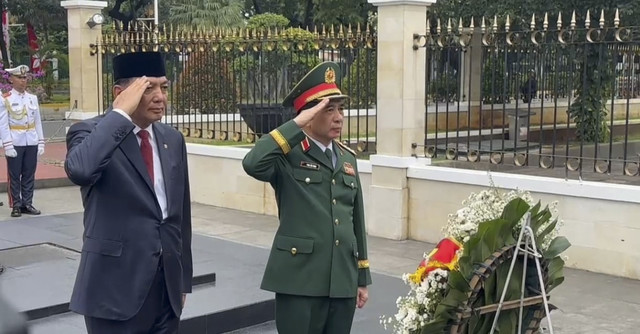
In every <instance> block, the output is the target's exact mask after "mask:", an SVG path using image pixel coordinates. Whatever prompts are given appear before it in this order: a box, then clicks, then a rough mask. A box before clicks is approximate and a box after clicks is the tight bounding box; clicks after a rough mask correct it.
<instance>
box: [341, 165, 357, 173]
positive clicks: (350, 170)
mask: <svg viewBox="0 0 640 334" xmlns="http://www.w3.org/2000/svg"><path fill="white" fill-rule="evenodd" d="M343 167H344V173H345V174H347V175H351V176H356V171H355V170H354V169H353V166H352V165H351V164H350V163H348V162H345V163H344V166H343Z"/></svg>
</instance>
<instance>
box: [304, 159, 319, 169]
mask: <svg viewBox="0 0 640 334" xmlns="http://www.w3.org/2000/svg"><path fill="white" fill-rule="evenodd" d="M300 167H302V168H306V169H313V170H319V169H320V166H318V164H317V163H314V162H309V161H300Z"/></svg>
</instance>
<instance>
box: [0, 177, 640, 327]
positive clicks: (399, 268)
mask: <svg viewBox="0 0 640 334" xmlns="http://www.w3.org/2000/svg"><path fill="white" fill-rule="evenodd" d="M0 196H6V194H3V193H0ZM35 203H38V204H39V208H40V209H42V211H43V214H44V215H50V216H51V219H61V218H60V217H61V216H60V215H64V214H68V213H79V212H81V211H82V206H81V203H80V196H79V192H78V188H77V187H64V188H50V189H40V190H36V194H35ZM72 216H78V215H72ZM29 219H30V218H29V217H22V218H17V219H16V218H11V217H10V216H9V209H7V207H6V206H5V207H0V226H2V224H6V223H7V222H6V221H8V220H12V221H14V222H21V221H23V222H24V224H25V225H27V226H28V225H31V224H32V223H31V221H30V220H29ZM14 222H11V224H13V223H14ZM193 224H194V226H193V229H194V232H195V233H197V234H200V235H202V236H207V237H213V238H218V239H223V240H226V241H232V242H234V243H240V244H244V245H247V246H252V247H256V248H258V249H262V251H263V252H264V253H265V254H266V252H267V251H268V248H269V246H270V244H271V241H272V238H273V235H274V232H275V229H276V227H277V221H276V218H275V217H271V216H264V215H257V214H251V213H246V212H241V211H235V210H229V209H223V208H218V207H212V206H206V205H201V204H197V203H196V204H194V205H193ZM31 227H33V226H31ZM3 237H4V238H8V239H4V238H3ZM11 242H12V241H11V237H10V236H3V235H1V234H0V243H5V244H7V243H9V244H10V243H11ZM4 247H7V246H4ZM432 247H433V245H431V244H427V243H422V242H417V241H410V240H407V241H393V240H387V239H380V238H374V237H370V238H369V250H370V254H369V258H370V261H371V264H372V269H373V272H374V273H375V274H376V275H375V277H374V279H375V281H374V285H373V286H372V287H371V296H370V298H371V302H370V305H368V306H369V307H366V308H365V309H363V310H359V311H358V312H357V313H356V319H355V322H354V330H353V333H385V332H384V330H383V329H382V327H381V326H380V325H379V324H378V323H377V319H378V317H379V316H380V315H382V314H385V315H392V314H394V313H395V304H394V303H395V298H397V296H399V295H401V294H404V293H406V291H407V288H406V287H405V286H404V285H403V284H402V282H401V281H400V279H399V277H401V275H402V273H404V272H410V271H413V270H414V269H415V267H416V265H417V264H418V263H419V261H420V260H421V257H422V254H423V253H424V252H426V251H429V250H431V249H432ZM565 274H566V281H565V282H564V283H563V284H562V285H561V286H560V287H558V288H557V289H556V290H554V291H553V292H552V299H551V301H552V303H554V304H555V305H556V306H557V307H558V308H559V309H558V310H556V311H554V312H553V313H552V319H553V324H554V330H555V332H556V333H576V334H577V333H605V334H606V333H637V332H638V330H637V328H640V317H638V316H637V314H638V313H639V312H640V281H635V280H629V279H623V278H618V277H613V276H607V275H601V274H595V273H590V272H586V271H579V270H570V269H567V270H566V272H565ZM0 279H1V276H0ZM236 333H238V334H240V333H244V334H248V333H251V334H257V333H275V329H274V326H273V323H266V324H263V325H260V326H256V327H253V328H250V329H244V330H240V331H236Z"/></svg>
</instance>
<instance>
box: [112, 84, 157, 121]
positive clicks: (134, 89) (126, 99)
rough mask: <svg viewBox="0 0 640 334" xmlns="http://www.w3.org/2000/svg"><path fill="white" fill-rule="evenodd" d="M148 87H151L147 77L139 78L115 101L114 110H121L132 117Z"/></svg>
mask: <svg viewBox="0 0 640 334" xmlns="http://www.w3.org/2000/svg"><path fill="white" fill-rule="evenodd" d="M147 87H149V80H148V79H147V77H141V78H137V79H136V80H134V81H133V82H132V83H131V84H130V85H129V86H128V87H127V88H125V89H124V90H123V91H122V92H120V94H118V96H117V97H116V99H115V100H113V108H114V109H120V110H122V111H124V112H125V113H127V115H129V116H131V115H132V114H133V113H134V112H135V111H136V108H138V104H139V103H140V99H141V98H142V94H144V91H145V90H146V89H147Z"/></svg>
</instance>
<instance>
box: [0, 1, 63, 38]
mask: <svg viewBox="0 0 640 334" xmlns="http://www.w3.org/2000/svg"><path fill="white" fill-rule="evenodd" d="M2 2H5V3H6V6H7V9H8V10H9V13H10V14H11V16H12V17H14V18H15V19H16V20H17V21H18V22H21V23H27V22H28V23H31V25H33V27H34V28H35V30H36V31H37V32H42V33H43V37H44V38H43V40H44V42H49V41H50V35H51V33H52V32H54V31H60V30H66V27H67V12H66V10H65V9H64V8H63V7H62V6H60V1H58V0H20V1H6V0H2ZM44 17H46V18H47V19H46V20H45V19H41V18H44Z"/></svg>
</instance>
